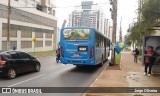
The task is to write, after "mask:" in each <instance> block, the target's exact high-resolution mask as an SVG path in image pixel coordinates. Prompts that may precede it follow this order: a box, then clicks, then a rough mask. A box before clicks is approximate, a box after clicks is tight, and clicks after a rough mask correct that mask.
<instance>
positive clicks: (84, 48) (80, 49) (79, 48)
mask: <svg viewBox="0 0 160 96" xmlns="http://www.w3.org/2000/svg"><path fill="white" fill-rule="evenodd" d="M87 50H88V49H87V46H78V51H87Z"/></svg>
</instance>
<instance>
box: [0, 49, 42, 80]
mask: <svg viewBox="0 0 160 96" xmlns="http://www.w3.org/2000/svg"><path fill="white" fill-rule="evenodd" d="M40 67H41V64H40V62H39V61H38V59H36V58H35V57H33V56H31V55H29V54H28V53H25V52H21V51H2V52H0V74H2V75H5V76H7V77H8V78H10V79H13V78H15V77H16V76H17V74H19V73H22V72H27V71H32V70H33V71H36V72H39V71H40Z"/></svg>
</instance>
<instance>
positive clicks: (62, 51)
mask: <svg viewBox="0 0 160 96" xmlns="http://www.w3.org/2000/svg"><path fill="white" fill-rule="evenodd" d="M60 49H61V55H62V57H64V50H63V47H62V46H61V48H60Z"/></svg>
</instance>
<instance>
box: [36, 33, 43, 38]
mask: <svg viewBox="0 0 160 96" xmlns="http://www.w3.org/2000/svg"><path fill="white" fill-rule="evenodd" d="M35 37H36V38H43V33H42V32H35Z"/></svg>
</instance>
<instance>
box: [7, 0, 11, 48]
mask: <svg viewBox="0 0 160 96" xmlns="http://www.w3.org/2000/svg"><path fill="white" fill-rule="evenodd" d="M10 15H11V0H8V18H7V50H10Z"/></svg>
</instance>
